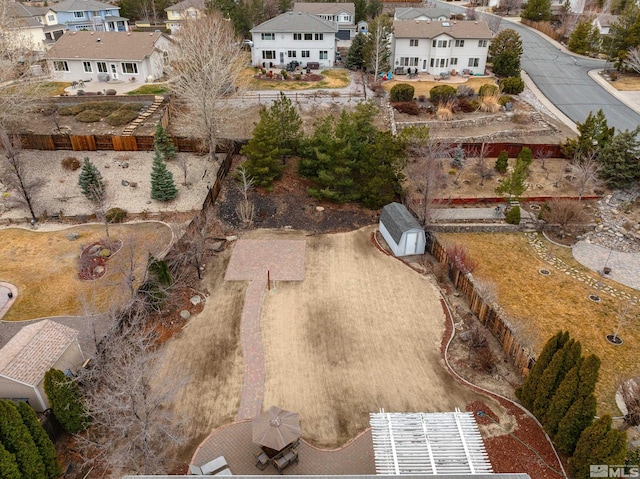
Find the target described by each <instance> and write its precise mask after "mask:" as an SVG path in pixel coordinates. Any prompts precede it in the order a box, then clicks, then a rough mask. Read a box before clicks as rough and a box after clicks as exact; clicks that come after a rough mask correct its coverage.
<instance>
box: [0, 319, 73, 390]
mask: <svg viewBox="0 0 640 479" xmlns="http://www.w3.org/2000/svg"><path fill="white" fill-rule="evenodd" d="M77 337H78V331H76V330H75V329H71V328H69V327H67V326H65V325H63V324H60V323H56V322H55V321H50V320H48V319H45V320H44V321H40V322H38V323H35V324H30V325H29V326H25V327H24V328H22V329H21V330H20V331H18V334H16V335H15V336H14V337H13V338H11V340H10V341H9V342H8V343H7V344H6V345H5V346H4V347H3V348H2V349H0V375H1V376H4V377H6V378H10V379H13V380H16V381H20V382H21V383H24V384H29V385H32V386H36V385H37V384H38V383H39V382H40V381H41V380H42V378H43V377H44V373H46V372H47V371H48V370H49V369H51V368H52V367H53V366H54V364H55V363H56V361H58V359H59V358H60V356H62V354H63V353H64V352H65V351H66V350H67V348H68V347H69V345H70V344H71V343H72V342H73V341H74V340H75V339H76V338H77Z"/></svg>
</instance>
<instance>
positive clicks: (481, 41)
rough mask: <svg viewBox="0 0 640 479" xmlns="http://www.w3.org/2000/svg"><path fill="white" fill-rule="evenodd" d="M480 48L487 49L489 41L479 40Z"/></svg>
mask: <svg viewBox="0 0 640 479" xmlns="http://www.w3.org/2000/svg"><path fill="white" fill-rule="evenodd" d="M478 46H479V47H480V48H486V46H487V41H486V40H478Z"/></svg>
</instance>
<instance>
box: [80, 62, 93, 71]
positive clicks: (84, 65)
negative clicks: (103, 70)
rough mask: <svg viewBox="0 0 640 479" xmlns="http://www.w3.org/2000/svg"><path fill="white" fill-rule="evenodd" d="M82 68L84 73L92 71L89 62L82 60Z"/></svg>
mask: <svg viewBox="0 0 640 479" xmlns="http://www.w3.org/2000/svg"><path fill="white" fill-rule="evenodd" d="M82 69H83V70H84V71H85V73H93V67H92V66H91V62H82Z"/></svg>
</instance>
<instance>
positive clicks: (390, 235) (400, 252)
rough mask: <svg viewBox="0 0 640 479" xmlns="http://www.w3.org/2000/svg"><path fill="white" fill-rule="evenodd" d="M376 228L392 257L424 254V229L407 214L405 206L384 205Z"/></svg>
mask: <svg viewBox="0 0 640 479" xmlns="http://www.w3.org/2000/svg"><path fill="white" fill-rule="evenodd" d="M378 227H379V229H380V234H381V235H382V237H383V238H384V240H385V241H386V242H387V244H388V245H389V247H390V248H391V251H393V254H394V256H409V255H413V254H424V249H425V246H426V238H425V234H424V228H422V227H421V226H420V223H418V221H417V220H416V219H415V218H414V217H413V215H412V214H411V213H409V210H408V209H407V207H406V206H404V205H401V204H400V203H389V204H388V205H385V206H384V207H383V208H382V213H381V214H380V224H379V226H378Z"/></svg>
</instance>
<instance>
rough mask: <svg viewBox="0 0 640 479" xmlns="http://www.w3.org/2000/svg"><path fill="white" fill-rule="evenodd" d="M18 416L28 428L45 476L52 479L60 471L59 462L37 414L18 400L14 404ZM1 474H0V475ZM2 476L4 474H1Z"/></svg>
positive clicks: (58, 474)
mask: <svg viewBox="0 0 640 479" xmlns="http://www.w3.org/2000/svg"><path fill="white" fill-rule="evenodd" d="M16 407H17V409H18V412H19V413H20V416H22V422H23V423H24V425H25V426H26V427H27V429H28V430H29V434H30V435H31V437H32V438H33V442H34V443H35V445H36V448H37V449H38V452H39V453H40V459H42V463H43V464H44V468H45V472H46V474H47V477H49V478H50V479H54V478H56V477H58V476H60V474H61V473H62V471H61V470H60V464H58V460H57V458H56V448H55V446H54V445H53V442H51V439H49V436H48V435H47V432H46V431H45V430H44V428H43V427H42V424H40V421H39V420H38V415H37V414H36V412H35V411H34V410H33V408H32V407H31V406H29V405H28V404H27V403H26V402H23V401H19V402H18V404H17V405H16ZM0 476H1V475H0ZM1 477H4V476H1Z"/></svg>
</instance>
